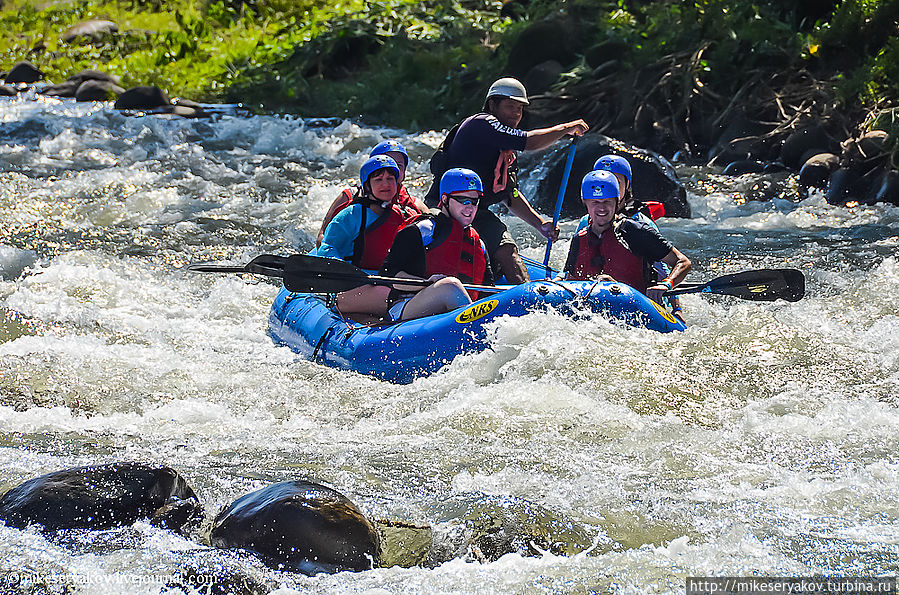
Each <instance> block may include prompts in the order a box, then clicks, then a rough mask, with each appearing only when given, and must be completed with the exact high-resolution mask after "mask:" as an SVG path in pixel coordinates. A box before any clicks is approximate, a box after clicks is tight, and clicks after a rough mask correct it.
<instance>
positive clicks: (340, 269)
mask: <svg viewBox="0 0 899 595" xmlns="http://www.w3.org/2000/svg"><path fill="white" fill-rule="evenodd" d="M187 269H188V270H189V271H196V272H201V273H256V274H259V275H267V276H269V277H280V278H282V279H283V280H284V287H286V288H287V290H288V291H294V292H297V293H340V292H341V291H348V290H350V289H355V288H356V287H361V286H363V285H387V286H393V285H416V286H421V287H424V286H427V285H431V282H430V281H428V280H427V279H403V278H401V277H381V276H379V275H369V274H368V273H366V272H365V271H363V270H362V269H360V268H359V267H357V266H355V265H353V264H352V263H349V262H346V261H343V260H337V259H335V258H322V257H320V256H309V255H307V254H293V255H291V256H274V255H272V254H262V255H261V256H257V257H256V258H254V259H253V260H251V261H250V262H248V263H247V264H246V265H244V266H242V267H241V266H230V265H216V264H192V265H190V266H189V267H187ZM464 287H465V289H471V290H475V291H481V292H485V293H487V292H490V293H497V292H499V291H503V289H505V288H502V287H493V286H490V285H464Z"/></svg>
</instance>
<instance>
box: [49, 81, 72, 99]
mask: <svg viewBox="0 0 899 595" xmlns="http://www.w3.org/2000/svg"><path fill="white" fill-rule="evenodd" d="M80 85H81V83H79V82H75V81H63V82H61V83H59V84H56V85H48V86H46V87H44V88H43V89H41V90H40V91H39V93H40V94H41V95H47V96H48V97H75V93H76V92H77V91H78V87H79V86H80Z"/></svg>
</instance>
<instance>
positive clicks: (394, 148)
mask: <svg viewBox="0 0 899 595" xmlns="http://www.w3.org/2000/svg"><path fill="white" fill-rule="evenodd" d="M385 153H399V154H400V155H402V156H403V159H404V162H403V167H406V166H407V165H409V153H407V152H406V147H404V146H403V145H401V144H400V142H399V141H396V140H385V141H382V142H380V143H378V144H376V145H375V147H374V148H373V149H372V150H371V153H369V154H368V156H369V157H374V156H375V155H384V154H385Z"/></svg>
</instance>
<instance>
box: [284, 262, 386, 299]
mask: <svg viewBox="0 0 899 595" xmlns="http://www.w3.org/2000/svg"><path fill="white" fill-rule="evenodd" d="M369 282H370V280H369V276H368V275H367V274H366V273H365V271H363V270H362V269H360V268H358V267H356V266H355V265H353V264H352V263H349V262H346V261H343V260H337V259H335V258H322V257H320V256H308V255H306V254H294V255H292V256H290V257H288V258H287V263H286V265H285V267H284V287H286V288H287V290H288V291H295V292H297V293H340V292H341V291H348V290H350V289H354V288H356V287H360V286H362V285H367V284H368V283H369Z"/></svg>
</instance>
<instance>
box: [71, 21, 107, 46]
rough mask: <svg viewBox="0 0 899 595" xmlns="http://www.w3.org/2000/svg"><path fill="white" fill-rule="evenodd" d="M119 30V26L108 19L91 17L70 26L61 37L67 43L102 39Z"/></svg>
mask: <svg viewBox="0 0 899 595" xmlns="http://www.w3.org/2000/svg"><path fill="white" fill-rule="evenodd" d="M118 32H119V26H118V25H116V24H115V23H114V22H112V21H109V20H106V19H91V20H89V21H84V22H81V23H78V24H77V25H74V26H73V27H70V28H68V29H67V30H66V31H65V32H64V33H63V34H62V37H61V39H62V40H63V41H64V42H65V43H72V42H74V41H87V42H92V41H102V39H103V37H105V36H106V35H112V34H114V33H118Z"/></svg>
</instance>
